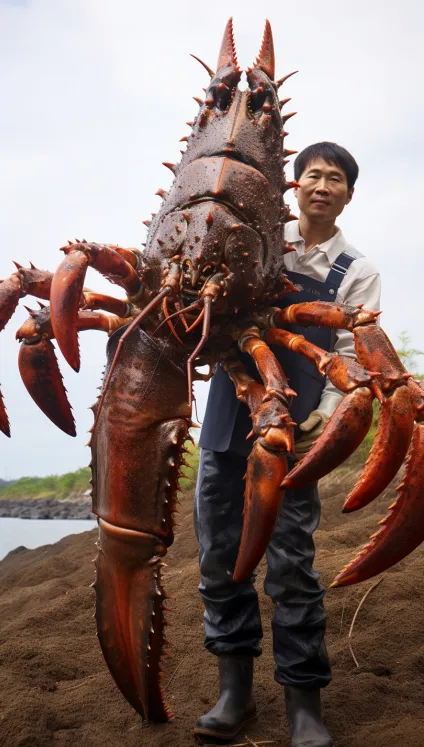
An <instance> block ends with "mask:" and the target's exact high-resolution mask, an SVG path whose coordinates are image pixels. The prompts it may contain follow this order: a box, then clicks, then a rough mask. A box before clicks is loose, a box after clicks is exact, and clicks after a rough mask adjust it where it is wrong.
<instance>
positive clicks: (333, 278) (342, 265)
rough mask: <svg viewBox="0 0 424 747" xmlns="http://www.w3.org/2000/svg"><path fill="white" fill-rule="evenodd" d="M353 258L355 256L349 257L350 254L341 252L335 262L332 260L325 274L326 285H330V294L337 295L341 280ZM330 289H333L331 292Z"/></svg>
mask: <svg viewBox="0 0 424 747" xmlns="http://www.w3.org/2000/svg"><path fill="white" fill-rule="evenodd" d="M355 259H356V258H355V257H351V256H350V254H347V253H346V252H342V253H341V254H339V256H338V257H337V259H336V260H335V262H333V264H332V265H331V270H330V272H329V273H328V275H327V280H326V281H325V283H326V285H328V286H330V290H329V293H331V295H334V296H336V295H337V291H338V289H339V288H340V285H341V282H342V280H343V278H344V276H345V275H346V273H347V271H348V269H349V267H350V266H351V264H352V262H354V261H355ZM331 289H333V292H331Z"/></svg>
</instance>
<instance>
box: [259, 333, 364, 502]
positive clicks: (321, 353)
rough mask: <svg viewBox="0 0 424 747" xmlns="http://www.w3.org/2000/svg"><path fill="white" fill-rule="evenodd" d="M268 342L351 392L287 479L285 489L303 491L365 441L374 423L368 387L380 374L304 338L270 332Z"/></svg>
mask: <svg viewBox="0 0 424 747" xmlns="http://www.w3.org/2000/svg"><path fill="white" fill-rule="evenodd" d="M265 339H266V341H267V342H269V343H272V344H274V345H275V344H277V345H278V344H279V345H284V346H285V347H288V348H291V349H293V350H295V351H296V352H299V353H301V354H302V355H304V356H306V357H307V358H309V360H311V361H312V363H314V364H315V365H316V367H317V369H318V370H319V372H320V373H321V374H322V375H324V376H325V375H327V376H328V377H329V378H330V380H331V382H332V383H333V384H334V386H336V387H337V388H338V389H341V390H342V391H344V392H346V393H347V397H346V398H345V399H343V400H342V401H341V402H340V404H339V406H338V407H337V409H336V411H335V412H334V414H333V416H332V418H330V420H329V422H328V423H327V425H326V427H325V429H324V432H323V434H322V436H321V437H320V438H319V439H318V440H317V441H316V443H315V444H314V445H313V447H312V448H311V449H310V451H309V452H308V454H306V456H305V457H304V458H303V459H302V460H301V461H300V462H299V463H298V464H297V465H296V466H295V467H294V469H292V470H291V472H290V473H289V474H288V475H287V477H286V478H285V480H284V483H283V487H285V488H299V487H303V486H304V485H306V484H307V483H308V482H315V481H316V480H319V479H321V477H323V476H324V475H326V474H327V473H328V472H330V471H331V470H333V469H335V468H336V467H338V466H339V465H340V464H341V463H342V462H344V461H345V459H347V457H348V456H350V454H352V453H353V452H354V451H355V449H357V448H358V446H359V445H360V443H361V442H362V441H363V439H364V438H365V436H366V434H367V433H368V430H369V428H370V427H371V423H372V417H373V410H372V400H373V394H372V392H371V390H370V388H368V387H372V386H373V377H374V376H375V375H376V374H374V373H372V372H369V371H366V370H365V369H364V368H363V367H362V366H361V365H359V364H358V363H357V362H356V361H355V360H354V359H353V358H345V357H342V356H339V355H334V354H330V353H327V352H326V351H325V350H322V349H321V348H319V347H317V346H316V345H313V344H312V343H310V342H308V341H307V340H305V338H304V337H303V335H295V334H293V333H292V332H287V331H286V330H282V329H268V330H267V331H266V333H265Z"/></svg>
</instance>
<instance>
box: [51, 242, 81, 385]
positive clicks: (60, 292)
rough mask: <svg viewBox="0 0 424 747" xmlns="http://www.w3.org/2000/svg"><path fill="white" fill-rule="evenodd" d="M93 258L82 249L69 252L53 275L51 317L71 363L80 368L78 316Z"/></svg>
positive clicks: (65, 355) (61, 348)
mask: <svg viewBox="0 0 424 747" xmlns="http://www.w3.org/2000/svg"><path fill="white" fill-rule="evenodd" d="M88 263H89V259H88V257H87V255H86V254H84V253H83V252H80V251H72V252H70V253H69V254H67V255H66V257H65V259H64V260H63V261H62V262H61V263H60V265H59V267H58V268H57V270H56V272H55V274H54V275H53V280H52V285H51V291H50V317H51V322H52V327H53V332H54V336H55V338H56V340H57V344H58V345H59V348H60V350H61V352H62V353H63V356H64V358H65V359H66V360H67V362H68V363H69V365H70V366H71V367H72V368H73V369H74V370H75V371H79V367H80V355H79V347H78V332H77V317H78V308H79V304H80V301H81V293H82V289H83V285H84V278H85V274H86V272H87V267H88Z"/></svg>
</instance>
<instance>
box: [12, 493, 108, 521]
mask: <svg viewBox="0 0 424 747" xmlns="http://www.w3.org/2000/svg"><path fill="white" fill-rule="evenodd" d="M0 518H3V519H52V520H54V519H92V520H93V522H94V521H95V519H96V517H95V515H94V514H93V513H92V512H91V500H90V498H83V497H81V498H75V499H72V500H60V501H59V500H57V499H55V498H26V499H21V500H19V499H16V498H14V499H13V500H7V499H5V498H2V499H0Z"/></svg>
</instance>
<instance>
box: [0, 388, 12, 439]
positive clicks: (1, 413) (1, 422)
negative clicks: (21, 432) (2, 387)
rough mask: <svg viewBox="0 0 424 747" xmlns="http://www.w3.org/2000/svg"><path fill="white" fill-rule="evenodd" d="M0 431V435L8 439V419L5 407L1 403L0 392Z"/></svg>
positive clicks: (0, 396) (0, 395) (0, 394)
mask: <svg viewBox="0 0 424 747" xmlns="http://www.w3.org/2000/svg"><path fill="white" fill-rule="evenodd" d="M0 431H2V433H4V435H5V436H7V437H8V438H10V426H9V418H8V417H7V412H6V406H5V404H4V402H3V397H2V393H1V391H0Z"/></svg>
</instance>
